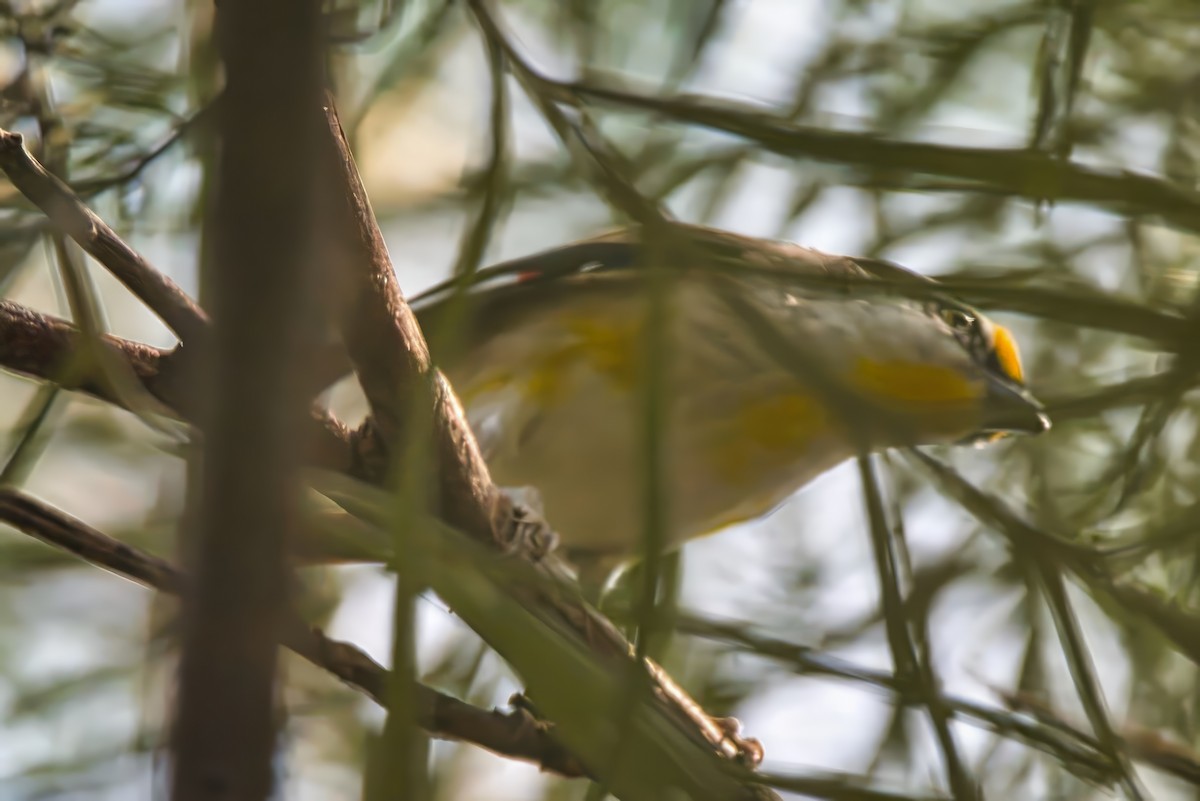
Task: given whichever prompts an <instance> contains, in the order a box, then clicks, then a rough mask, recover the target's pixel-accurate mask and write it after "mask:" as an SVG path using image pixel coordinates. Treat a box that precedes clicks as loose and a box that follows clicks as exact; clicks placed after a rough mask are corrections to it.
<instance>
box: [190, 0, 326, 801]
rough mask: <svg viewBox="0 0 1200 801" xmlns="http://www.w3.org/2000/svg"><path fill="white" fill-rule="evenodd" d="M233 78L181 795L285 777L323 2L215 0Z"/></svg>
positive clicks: (197, 483) (210, 238) (211, 250)
mask: <svg viewBox="0 0 1200 801" xmlns="http://www.w3.org/2000/svg"><path fill="white" fill-rule="evenodd" d="M216 37H217V45H218V49H219V51H220V54H221V57H222V61H223V63H224V71H225V80H226V89H225V97H224V100H223V102H222V104H221V107H220V109H219V124H218V125H219V132H220V152H219V155H218V159H217V166H216V170H215V173H216V174H215V176H214V178H215V180H214V181H213V184H214V190H215V191H214V194H213V199H212V206H211V209H210V216H209V227H208V230H207V232H206V233H207V237H206V241H205V251H206V252H205V254H204V259H203V263H204V267H205V269H206V271H208V273H209V275H208V283H207V286H208V287H211V295H212V297H211V298H209V306H210V308H211V309H212V316H213V340H212V348H211V352H209V353H206V354H204V356H205V360H204V361H205V364H204V367H205V370H204V375H205V381H204V382H203V386H206V387H208V388H209V394H208V395H207V396H206V397H204V398H201V399H200V403H201V410H202V411H201V414H200V418H201V420H202V426H203V428H204V430H205V435H206V436H205V439H204V443H203V450H202V453H201V454H200V457H201V458H199V459H197V460H196V461H194V462H193V463H192V468H193V475H192V481H191V492H190V493H189V498H188V501H189V521H188V522H189V523H190V526H189V530H188V531H187V534H188V540H187V542H186V543H185V545H186V548H185V554H184V556H185V560H186V564H187V566H188V574H189V575H190V576H191V577H192V582H193V583H192V584H191V586H190V587H189V592H188V593H187V595H186V596H185V598H184V629H183V653H182V657H181V662H180V670H179V699H178V708H177V716H176V720H175V731H174V740H173V749H174V757H175V763H174V776H173V797H174V798H175V799H176V801H217V800H218V799H219V800H220V801H243V800H244V801H258V800H259V799H263V798H266V797H267V796H268V795H269V794H270V793H271V789H272V786H271V785H272V781H271V779H272V757H273V753H274V749H275V725H276V720H277V713H276V710H275V707H274V695H275V692H276V687H275V682H276V667H277V664H276V661H277V660H276V651H277V649H276V643H277V642H278V641H279V638H280V636H281V634H282V632H283V628H284V624H285V620H286V605H285V604H286V584H287V572H286V562H285V556H286V546H287V542H286V532H287V531H288V530H289V529H291V528H293V527H294V524H295V522H296V512H297V501H298V497H299V488H300V484H299V475H298V465H299V463H300V460H301V458H302V455H303V452H304V451H303V436H302V435H301V432H302V426H303V423H304V420H305V416H306V410H307V402H306V400H305V398H304V397H303V392H302V388H303V381H302V379H303V375H302V372H301V365H302V363H303V362H302V360H301V358H300V356H301V349H302V346H303V345H304V342H305V340H306V334H307V333H308V330H309V326H310V325H311V323H310V321H311V320H312V318H313V317H314V314H313V311H314V310H313V306H314V296H315V292H314V291H313V281H312V276H313V275H314V274H315V270H314V269H313V268H314V264H315V258H316V254H315V253H314V247H313V243H314V242H315V239H316V238H315V236H314V227H315V225H316V223H317V222H318V219H319V218H318V217H317V216H316V214H315V210H316V202H315V198H316V197H317V194H318V192H317V188H318V187H317V185H316V176H317V174H318V173H317V171H315V170H314V169H313V168H312V165H313V163H314V161H315V158H314V156H315V151H316V145H317V142H318V135H319V133H320V129H319V128H318V127H317V126H316V124H315V123H316V120H315V119H314V116H313V113H312V109H313V107H314V105H316V104H317V103H319V102H320V97H321V95H320V87H321V80H322V68H321V64H320V59H319V53H318V45H319V17H318V7H317V4H316V3H315V2H312V1H311V0H302V2H300V3H295V2H291V1H290V0H243V2H236V3H224V4H222V5H221V8H220V10H219V11H218V14H217V30H216Z"/></svg>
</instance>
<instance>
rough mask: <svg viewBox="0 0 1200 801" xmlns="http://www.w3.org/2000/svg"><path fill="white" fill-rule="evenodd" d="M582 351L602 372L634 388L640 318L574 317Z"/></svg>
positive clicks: (572, 326)
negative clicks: (604, 318)
mask: <svg viewBox="0 0 1200 801" xmlns="http://www.w3.org/2000/svg"><path fill="white" fill-rule="evenodd" d="M570 330H571V334H572V335H573V336H574V337H575V339H576V343H577V344H576V347H577V348H578V349H579V355H580V356H581V357H582V358H584V359H585V360H587V362H588V363H589V364H590V365H591V366H592V368H593V369H595V370H596V371H597V372H598V373H600V374H601V375H603V376H606V377H607V378H609V379H610V380H611V381H612V382H613V383H614V384H616V385H617V386H618V387H619V388H621V389H630V388H631V387H632V386H633V383H634V381H635V380H636V379H637V371H638V361H639V357H638V354H639V353H641V349H640V348H639V347H638V340H639V339H640V337H641V325H640V323H639V322H638V321H637V320H616V321H614V320H604V321H599V320H594V319H591V318H586V317H581V318H579V319H577V320H573V321H571V324H570Z"/></svg>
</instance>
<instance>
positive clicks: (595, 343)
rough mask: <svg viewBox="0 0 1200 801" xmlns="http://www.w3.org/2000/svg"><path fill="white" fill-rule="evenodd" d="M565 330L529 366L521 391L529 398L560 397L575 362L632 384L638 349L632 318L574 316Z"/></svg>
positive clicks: (620, 384)
mask: <svg viewBox="0 0 1200 801" xmlns="http://www.w3.org/2000/svg"><path fill="white" fill-rule="evenodd" d="M567 332H568V333H567V335H566V336H565V337H564V338H563V340H562V341H561V342H560V343H558V345H557V347H553V348H551V349H550V350H547V351H546V352H545V353H544V354H542V355H541V357H540V358H538V359H536V360H535V361H534V362H533V363H532V364H531V365H530V366H529V371H528V373H527V376H526V379H525V393H526V395H527V397H528V398H529V399H530V400H532V401H534V402H535V403H539V404H541V405H543V406H549V405H552V404H554V403H556V402H558V401H560V400H561V399H562V395H563V393H564V391H565V389H566V382H567V378H568V374H569V372H570V371H571V370H572V369H573V368H575V367H576V366H579V365H587V366H588V367H589V368H590V369H592V370H593V371H595V372H596V373H599V374H600V375H602V376H604V377H605V378H607V379H608V380H609V381H610V382H611V383H612V384H614V385H615V386H616V387H617V388H619V389H631V388H632V387H633V384H634V381H635V380H636V378H637V370H638V360H639V357H638V354H639V352H640V351H639V350H638V342H637V340H638V335H639V326H638V324H637V323H636V322H631V321H612V320H604V321H600V320H596V319H593V318H589V317H578V318H575V319H573V320H570V321H569V322H568V324H567Z"/></svg>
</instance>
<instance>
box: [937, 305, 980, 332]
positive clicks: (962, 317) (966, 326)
mask: <svg viewBox="0 0 1200 801" xmlns="http://www.w3.org/2000/svg"><path fill="white" fill-rule="evenodd" d="M941 315H942V321H943V322H945V323H946V325H948V326H950V327H951V328H953V329H954V330H955V331H971V330H972V329H973V328H974V327H975V317H974V315H972V314H969V313H967V312H965V311H963V310H962V309H942V312H941Z"/></svg>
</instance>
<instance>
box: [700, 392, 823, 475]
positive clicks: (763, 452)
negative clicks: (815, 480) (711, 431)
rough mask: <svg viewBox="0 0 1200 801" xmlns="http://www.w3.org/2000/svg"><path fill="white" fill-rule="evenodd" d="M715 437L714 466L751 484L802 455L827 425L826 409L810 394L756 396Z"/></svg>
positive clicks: (725, 473)
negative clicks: (731, 428) (731, 425)
mask: <svg viewBox="0 0 1200 801" xmlns="http://www.w3.org/2000/svg"><path fill="white" fill-rule="evenodd" d="M732 422H733V428H734V430H733V432H732V434H731V433H730V432H729V431H728V430H727V429H726V430H723V431H721V432H719V434H717V435H716V436H715V437H714V439H713V444H714V445H715V448H714V450H713V452H712V454H711V456H710V458H711V460H712V464H713V467H714V468H715V469H716V471H717V473H718V474H719V475H720V476H721V478H723V479H724V480H726V481H729V482H730V483H733V484H735V485H740V486H750V485H752V484H754V482H755V479H757V478H758V477H760V476H762V475H763V474H764V473H770V472H772V471H773V470H775V469H778V468H779V467H780V466H781V465H782V464H783V463H785V462H788V461H791V460H794V459H796V458H797V456H799V455H803V453H804V451H805V449H806V448H807V447H808V445H809V443H810V441H811V440H812V438H813V437H814V436H815V435H816V434H817V433H818V432H819V431H821V430H822V429H823V428H824V427H825V425H826V416H825V411H824V410H823V409H822V408H821V406H820V404H818V403H817V402H816V401H815V400H813V399H812V398H811V397H809V396H807V395H796V394H793V395H772V396H767V397H762V398H756V399H754V400H752V401H750V402H749V403H747V404H746V405H745V406H743V407H742V408H741V410H740V411H739V412H737V414H736V415H735V417H734V420H733V421H732Z"/></svg>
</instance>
